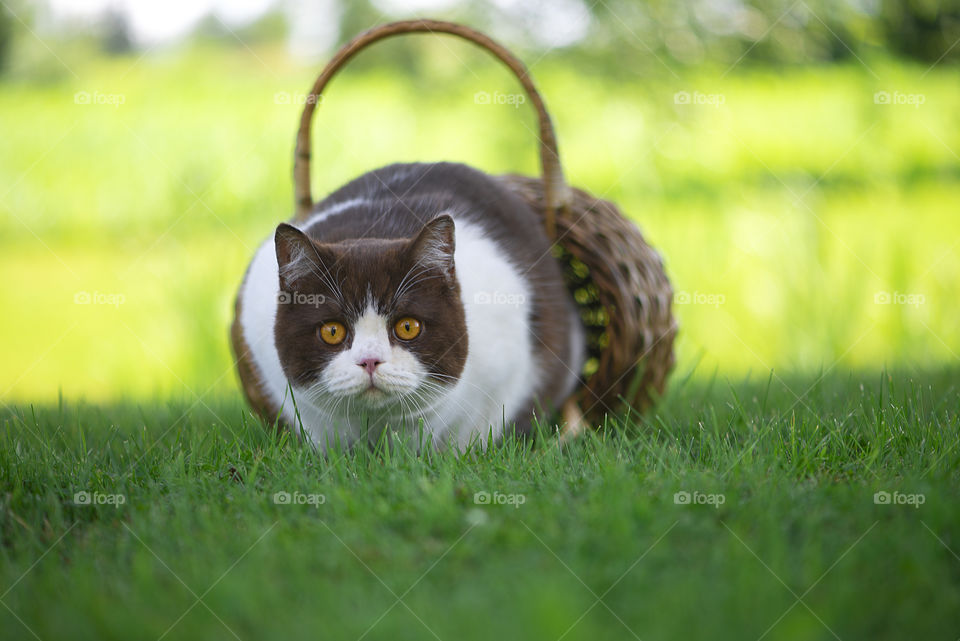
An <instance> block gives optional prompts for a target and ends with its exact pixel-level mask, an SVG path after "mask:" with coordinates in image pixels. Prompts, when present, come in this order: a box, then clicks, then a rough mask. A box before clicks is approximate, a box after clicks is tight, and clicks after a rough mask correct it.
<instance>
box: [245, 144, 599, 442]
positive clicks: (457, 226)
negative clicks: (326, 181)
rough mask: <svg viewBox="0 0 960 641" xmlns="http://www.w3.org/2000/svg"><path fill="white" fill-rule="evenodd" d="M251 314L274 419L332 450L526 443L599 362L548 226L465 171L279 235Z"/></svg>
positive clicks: (332, 212)
mask: <svg viewBox="0 0 960 641" xmlns="http://www.w3.org/2000/svg"><path fill="white" fill-rule="evenodd" d="M237 310H238V314H237V327H235V331H237V330H239V332H240V333H241V334H242V343H243V344H245V345H246V347H247V349H248V350H249V359H248V361H249V365H248V367H249V371H250V373H251V374H252V375H254V376H255V377H256V379H257V381H258V383H259V386H258V387H259V392H258V393H259V394H260V396H261V398H260V399H259V400H260V401H261V403H260V404H261V405H266V406H267V407H268V408H270V409H271V411H272V413H273V415H274V417H275V416H280V417H281V419H282V421H283V422H285V423H286V424H288V425H289V426H291V427H292V428H293V429H295V430H296V431H297V432H298V433H299V432H306V434H307V435H308V436H309V437H310V438H311V439H312V440H313V442H314V443H316V444H317V445H319V446H321V447H326V446H327V445H328V444H330V443H332V442H334V441H339V442H340V443H345V444H352V443H356V442H358V441H364V440H366V441H375V440H376V439H377V438H379V437H380V435H381V433H382V432H383V430H384V429H385V428H389V429H391V430H397V431H400V430H411V431H412V430H419V429H420V425H422V426H423V430H424V434H425V435H427V436H428V437H429V439H430V440H431V442H432V443H433V444H434V445H438V446H439V445H450V446H453V447H455V448H459V449H463V448H464V447H466V446H467V445H468V444H470V443H471V442H473V441H479V443H481V444H483V445H485V444H486V443H487V442H488V439H489V438H490V437H491V436H492V437H493V438H495V439H496V438H498V437H499V436H500V435H502V433H503V432H504V429H505V427H509V426H512V425H515V426H516V427H517V429H518V430H520V431H525V430H527V429H529V426H530V421H531V418H532V416H533V412H534V410H535V409H536V408H538V407H542V408H545V409H547V410H549V409H555V408H559V407H560V405H561V404H562V403H563V401H564V400H565V399H566V398H567V397H568V396H569V395H570V394H571V393H572V392H573V390H574V388H575V387H576V385H577V382H578V378H579V377H578V374H579V372H580V371H581V368H582V366H583V361H584V358H585V354H586V344H585V337H584V330H583V326H582V324H581V322H580V320H579V316H578V314H577V311H576V307H575V305H574V302H573V300H572V298H571V296H570V294H569V293H568V292H567V289H566V287H565V286H564V283H563V280H562V275H561V270H560V266H559V264H558V263H557V262H556V260H555V259H554V258H553V257H552V256H551V254H550V243H549V241H548V240H547V238H546V235H545V234H544V232H543V229H542V225H541V223H540V221H539V219H538V217H537V215H536V214H535V213H534V212H533V211H532V210H531V209H530V207H529V206H528V205H527V204H526V203H525V202H524V201H523V200H521V199H520V198H519V197H517V196H516V195H515V194H513V193H512V192H510V191H509V190H508V189H507V188H505V187H504V186H503V185H501V184H500V183H499V182H498V181H496V180H495V179H493V178H492V177H490V176H488V175H486V174H484V173H482V172H480V171H477V170H474V169H471V168H469V167H467V166H464V165H459V164H452V163H437V164H397V165H391V166H388V167H384V168H382V169H378V170H376V171H373V172H370V173H368V174H365V175H363V176H361V177H360V178H357V179H356V180H354V181H352V182H350V183H348V184H347V185H346V186H344V187H342V188H341V189H339V190H337V191H336V192H334V193H333V194H331V195H330V196H329V197H327V198H326V199H325V200H323V201H322V202H320V203H319V204H318V205H317V206H316V208H315V210H314V213H313V214H312V215H311V217H310V218H309V219H307V220H306V222H304V223H302V224H298V225H296V226H294V225H288V224H281V225H280V226H279V227H277V230H276V234H275V236H274V238H272V239H269V240H268V241H266V242H265V243H264V244H263V245H262V246H261V247H260V249H259V250H258V251H257V253H256V255H255V256H254V259H253V262H252V263H251V264H250V267H249V268H248V270H247V274H246V276H245V278H244V282H243V285H242V286H241V289H240V294H239V296H238V301H237ZM247 393H248V394H250V391H249V390H247ZM291 396H292V398H291ZM255 405H256V403H255Z"/></svg>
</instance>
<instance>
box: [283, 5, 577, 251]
mask: <svg viewBox="0 0 960 641" xmlns="http://www.w3.org/2000/svg"><path fill="white" fill-rule="evenodd" d="M424 32H427V33H446V34H450V35H454V36H457V37H459V38H463V39H465V40H469V41H470V42H473V43H474V44H476V45H479V46H480V47H482V48H484V49H486V50H487V51H489V52H490V53H491V54H492V55H493V56H494V57H495V58H497V59H498V60H500V61H501V62H502V63H504V64H505V65H506V66H507V67H509V68H510V70H511V71H512V72H513V74H514V75H515V76H516V77H517V80H519V81H520V84H521V85H523V89H524V91H525V92H526V94H527V97H528V98H529V99H530V102H532V103H533V107H534V109H536V111H537V119H538V120H539V124H540V136H539V143H540V164H541V169H542V171H543V187H544V200H545V209H546V211H545V212H544V227H545V228H546V231H547V236H548V237H549V238H550V239H551V240H553V239H554V238H556V213H557V210H560V209H566V208H567V206H568V200H569V190H568V189H567V187H566V183H565V182H564V179H563V169H562V168H561V166H560V155H559V152H558V151H557V138H556V135H555V134H554V131H553V123H552V122H551V121H550V114H548V113H547V109H546V107H545V106H544V104H543V99H542V98H541V97H540V94H539V93H538V92H537V89H536V87H534V85H533V81H532V80H531V79H530V74H529V73H528V72H527V68H526V67H525V66H524V64H523V63H522V62H520V60H518V59H517V58H516V57H515V56H514V55H513V54H511V53H510V52H509V51H507V49H505V48H504V47H503V46H502V45H500V44H498V43H497V42H494V41H493V40H491V39H490V38H488V37H487V36H485V35H484V34H482V33H480V32H479V31H476V30H474V29H471V28H470V27H466V26H464V25H461V24H457V23H454V22H443V21H439V20H426V19H422V20H406V21H402V22H391V23H389V24H385V25H381V26H379V27H374V28H373V29H369V30H367V31H364V32H363V33H361V34H360V35H358V36H357V37H355V38H354V39H353V40H351V41H350V42H348V43H347V44H345V45H344V46H343V47H341V48H340V50H339V51H337V53H336V55H334V57H333V59H332V60H330V62H329V63H327V66H326V67H325V68H324V70H323V72H322V73H321V74H320V76H319V77H318V78H317V80H316V82H314V84H313V88H312V89H311V90H310V95H309V97H308V98H307V100H306V104H305V105H304V108H303V114H302V115H301V116H300V129H299V130H298V131H297V147H296V152H295V156H294V164H293V182H294V191H295V196H296V212H297V214H296V215H297V218H298V219H301V220H302V219H304V218H306V216H307V215H308V214H309V213H310V210H311V209H312V208H313V197H312V196H311V194H310V122H311V118H312V117H313V112H314V109H316V106H317V103H319V97H320V95H321V94H322V93H323V90H324V88H326V86H327V84H328V83H329V82H330V80H331V79H332V78H333V76H334V75H336V73H337V71H339V70H340V67H342V66H343V65H344V64H346V62H347V61H349V60H350V59H351V58H352V57H353V56H354V55H356V54H357V53H358V52H359V51H360V50H362V49H364V48H366V47H367V46H368V45H371V44H373V43H374V42H376V41H378V40H383V39H384V38H389V37H391V36H396V35H401V34H405V33H424Z"/></svg>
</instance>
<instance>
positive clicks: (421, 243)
mask: <svg viewBox="0 0 960 641" xmlns="http://www.w3.org/2000/svg"><path fill="white" fill-rule="evenodd" d="M455 231H456V227H455V226H454V224H453V218H451V217H450V216H448V215H446V214H444V215H442V216H437V217H436V218H434V219H433V220H431V221H430V222H429V223H427V224H426V225H425V226H424V228H423V229H422V230H420V233H419V234H418V235H417V237H416V238H415V239H414V240H413V255H414V256H415V257H416V260H417V261H419V262H420V263H421V264H423V265H431V266H433V267H436V268H437V269H439V270H440V271H442V272H443V274H444V276H445V277H446V278H447V280H448V281H450V280H452V279H453V278H454V267H453V252H454V250H455V249H456V241H455V240H454V238H455V233H454V232H455Z"/></svg>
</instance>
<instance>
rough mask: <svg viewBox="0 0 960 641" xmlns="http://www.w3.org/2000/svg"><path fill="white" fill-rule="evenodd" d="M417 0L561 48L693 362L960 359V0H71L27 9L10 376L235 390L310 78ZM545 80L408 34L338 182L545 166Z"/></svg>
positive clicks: (34, 381) (341, 162) (353, 101)
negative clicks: (521, 80) (419, 171)
mask: <svg viewBox="0 0 960 641" xmlns="http://www.w3.org/2000/svg"><path fill="white" fill-rule="evenodd" d="M160 5H163V8H160ZM181 5H182V6H181ZM247 5H249V6H247ZM238 6H246V7H247V9H248V11H247V13H243V12H242V11H241V12H239V13H238V11H237V7H238ZM230 7H233V8H232V9H231V8H230ZM159 11H166V12H168V14H169V15H167V14H164V15H167V17H168V18H169V17H170V16H173V17H176V16H177V15H179V16H180V17H181V18H182V20H181V21H180V22H182V23H183V24H180V23H177V24H178V25H179V26H177V25H174V26H173V27H171V26H170V25H168V24H166V23H164V22H163V21H162V20H160V19H159V18H158V17H157V16H158V15H160V14H158V13H157V12H159ZM151 12H152V13H151ZM177 12H180V13H179V14H178V13H177ZM194 14H196V15H194ZM415 15H431V16H436V17H440V18H447V19H454V20H461V21H465V22H469V23H471V24H474V25H475V26H478V27H480V28H483V29H485V30H487V31H488V32H489V33H490V34H491V35H493V36H494V37H496V38H498V39H501V40H502V41H503V42H504V43H505V44H507V45H508V46H510V47H511V48H513V49H514V50H515V51H516V52H517V53H518V54H519V55H520V56H521V57H522V58H523V59H524V60H525V61H526V62H527V64H528V65H529V66H530V68H531V72H532V75H533V76H534V78H535V80H536V82H537V84H538V86H539V88H540V89H541V92H542V93H543V95H544V97H545V99H546V101H547V104H548V107H549V108H550V110H551V111H552V113H553V116H554V120H555V125H556V127H557V129H558V131H559V136H560V145H561V154H562V157H563V161H564V163H565V166H566V170H567V176H568V179H569V180H570V182H571V183H572V184H574V185H576V186H578V187H582V188H585V189H587V190H588V191H590V192H592V193H594V194H596V195H598V196H602V197H604V198H607V199H610V200H613V201H615V202H617V203H618V204H619V205H620V206H621V207H622V209H623V210H624V211H625V212H627V213H628V214H629V215H630V217H632V218H633V220H635V221H636V222H637V223H638V224H639V225H640V226H641V228H642V229H643V231H644V233H645V234H646V236H647V238H648V240H649V241H650V242H651V243H652V244H653V245H654V246H655V247H656V248H658V249H659V250H660V251H661V253H662V254H663V256H664V257H665V259H666V265H667V270H668V273H669V275H670V277H671V279H672V281H673V283H674V286H675V289H676V291H677V300H676V301H675V302H676V303H677V305H676V307H675V312H676V315H677V317H678V319H679V322H680V325H681V333H680V336H679V339H678V344H677V348H678V354H679V365H678V375H680V376H683V375H686V374H687V373H689V372H691V371H692V372H693V373H694V376H709V375H713V374H714V373H715V372H719V373H721V374H722V375H724V376H728V377H743V376H747V375H750V374H753V375H757V376H762V377H764V378H765V377H766V375H767V373H768V372H769V370H770V369H774V370H776V371H777V372H782V371H789V372H814V373H815V372H818V371H820V370H823V371H827V370H831V369H834V368H839V369H840V370H841V371H842V370H846V369H873V370H875V369H878V368H880V367H883V366H898V367H899V366H903V367H907V368H921V369H936V368H941V367H943V366H946V365H948V364H953V365H956V362H957V359H958V354H960V332H958V325H960V324H958V315H957V311H958V300H960V284H958V278H957V275H958V274H960V208H958V203H960V155H958V154H960V127H958V124H960V122H958V121H960V74H958V70H957V60H958V58H960V46H957V41H958V40H960V9H958V7H957V3H924V2H902V3H892V2H883V1H877V2H872V3H865V2H854V1H850V0H848V1H844V2H837V3H827V2H802V1H801V2H796V3H789V2H783V3H778V2H741V1H739V0H725V1H724V2H709V3H707V2H693V1H684V2H669V3H668V2H651V3H627V2H612V1H611V2H604V1H602V0H601V2H597V3H596V4H592V3H590V2H579V1H578V0H564V1H563V2H559V3H546V2H544V3H537V2H534V3H515V2H508V1H506V0H503V1H497V2H458V1H451V0H447V1H442V2H438V1H434V2H424V1H420V2H414V3H400V2H386V1H381V2H374V3H368V2H357V3H338V2H336V1H334V0H330V1H329V2H324V3H319V4H315V3H314V4H309V3H298V2H280V3H273V2H269V1H268V0H264V1H261V2H253V3H243V2H241V3H239V4H237V3H230V4H229V5H228V3H217V2H194V3H189V4H187V3H181V2H174V3H172V4H170V5H169V6H168V5H166V4H164V3H158V5H157V8H153V9H151V8H150V3H140V2H135V1H134V0H127V1H125V2H113V3H111V2H100V3H72V2H69V0H57V1H56V2H48V3H40V4H37V3H30V4H26V3H22V2H20V3H18V2H12V3H8V4H4V5H3V7H2V8H0V65H2V71H0V132H2V144H0V282H2V286H0V309H2V310H3V313H2V314H0V354H2V359H0V398H2V399H3V400H4V401H7V400H9V401H17V402H21V401H38V402H44V401H48V400H51V399H55V398H56V397H57V396H58V395H59V394H62V395H63V396H66V397H85V398H88V399H91V400H97V401H100V400H111V399H118V398H131V397H133V398H141V397H155V396H161V397H163V396H171V395H173V396H186V397H187V398H193V397H194V396H196V395H199V396H203V395H204V394H207V393H218V392H226V393H232V392H233V390H234V389H235V386H236V383H235V376H234V373H233V368H232V359H231V356H230V353H229V348H228V343H227V327H228V325H229V322H230V320H231V313H232V300H233V296H234V293H235V291H236V288H237V286H238V284H239V282H240V279H241V277H242V275H243V272H244V269H245V268H246V265H247V262H248V260H249V259H250V257H251V256H252V253H253V251H254V249H255V248H256V247H257V245H258V244H259V243H260V242H261V241H262V240H263V239H264V238H266V237H268V236H269V235H270V234H271V233H272V230H273V228H274V226H275V225H276V224H277V223H278V222H280V221H282V220H284V219H286V218H288V217H289V216H290V215H291V213H292V203H293V195H292V182H291V166H292V162H291V161H292V151H293V141H294V134H295V129H296V125H297V122H298V118H299V113H300V110H301V104H302V100H303V92H305V91H307V89H308V88H309V86H310V84H311V83H312V81H313V79H314V76H315V74H316V73H317V72H318V71H319V69H320V68H321V66H322V64H323V62H325V59H326V57H328V56H329V54H330V52H331V51H332V48H333V47H334V46H336V45H338V44H340V43H341V42H343V41H345V39H346V38H348V37H349V36H351V35H353V33H355V32H357V31H359V30H361V29H363V28H365V27H368V26H371V25H373V24H376V23H379V22H383V21H386V20H389V19H396V18H399V17H410V16H415ZM191 16H192V17H191ZM187 18H189V19H187ZM161 27H162V28H161ZM174 27H176V28H174ZM518 91H519V87H518V85H517V84H516V82H515V81H514V80H513V79H512V78H511V77H510V76H509V75H508V73H507V72H506V71H505V70H503V69H501V68H500V67H499V66H498V65H497V64H496V63H495V62H494V61H493V60H492V59H491V58H489V57H487V56H486V55H485V54H483V53H482V52H479V51H477V50H475V49H473V48H472V47H471V46H470V45H467V44H464V43H461V42H459V41H456V40H453V39H450V38H446V37H441V36H436V37H433V36H431V37H426V36H414V37H410V38H407V39H404V40H393V41H390V42H387V43H384V44H381V45H379V46H378V47H377V48H376V49H374V50H372V51H370V52H368V53H365V54H363V55H362V56H361V57H360V58H358V60H357V61H356V63H355V64H354V65H352V66H350V67H349V68H348V69H347V70H346V71H344V72H343V73H342V75H341V76H340V77H338V78H337V79H336V81H335V82H334V83H333V84H332V86H331V87H330V90H329V95H328V96H327V97H326V98H325V100H324V102H323V104H322V106H321V108H320V109H319V110H318V113H317V116H318V117H317V119H316V124H315V132H314V145H315V156H314V157H315V161H314V190H315V193H316V194H317V195H321V194H323V193H327V192H329V191H330V190H332V189H335V188H336V187H337V186H339V185H341V184H342V183H344V182H345V181H347V180H349V179H350V178H352V177H355V176H356V175H358V174H360V173H362V172H364V171H367V170H370V169H373V168H375V167H378V166H380V165H383V164H386V163H390V162H395V161H433V160H453V161H461V162H466V163H469V164H471V165H474V166H476V167H478V168H481V169H483V170H486V171H489V172H494V173H496V172H506V171H521V172H526V173H535V172H536V171H537V156H536V149H535V146H534V135H533V133H532V131H533V128H534V125H533V118H532V114H531V113H530V109H529V105H526V104H520V105H517V104H515V103H516V102H517V100H516V99H515V96H517V95H518ZM488 98H489V100H488Z"/></svg>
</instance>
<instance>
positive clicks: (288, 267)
mask: <svg viewBox="0 0 960 641" xmlns="http://www.w3.org/2000/svg"><path fill="white" fill-rule="evenodd" d="M273 240H274V243H275V244H276V247H277V268H278V270H279V273H280V289H281V290H283V291H288V290H291V289H293V284H294V283H295V282H296V281H298V280H299V279H301V278H303V277H304V276H306V275H308V274H315V273H317V272H318V270H321V269H323V266H322V265H321V264H320V257H319V256H318V255H317V248H316V246H315V245H314V244H313V241H311V240H310V239H309V238H308V237H307V235H306V234H304V233H303V232H302V231H300V230H299V229H297V228H296V227H294V226H293V225H288V224H286V223H280V225H279V226H278V227H277V232H276V234H274V237H273Z"/></svg>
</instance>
